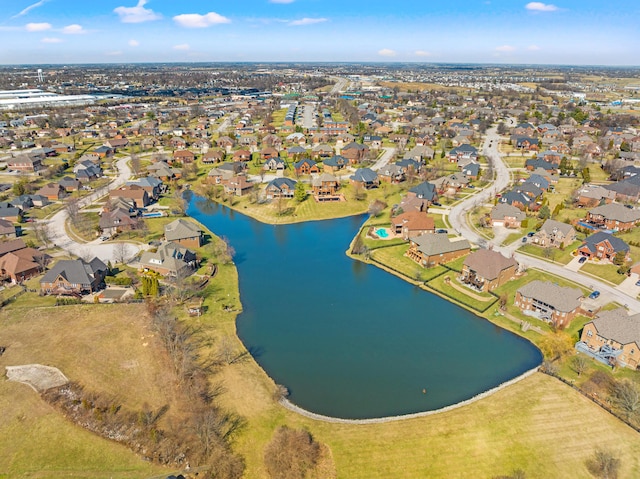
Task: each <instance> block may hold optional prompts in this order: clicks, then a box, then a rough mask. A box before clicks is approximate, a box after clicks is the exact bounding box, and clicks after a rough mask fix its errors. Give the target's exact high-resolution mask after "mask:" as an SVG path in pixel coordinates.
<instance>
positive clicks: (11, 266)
mask: <svg viewBox="0 0 640 479" xmlns="http://www.w3.org/2000/svg"><path fill="white" fill-rule="evenodd" d="M50 259H51V257H50V256H49V255H47V254H45V253H43V252H41V251H38V250H37V249H34V248H21V249H18V250H15V251H11V252H9V253H6V254H4V255H2V257H0V276H1V277H2V279H5V280H9V281H11V282H12V283H14V284H18V283H22V282H23V281H26V280H28V279H31V278H33V277H35V276H37V275H39V274H40V273H42V271H43V270H44V267H45V266H46V265H47V263H48V262H49V260H50Z"/></svg>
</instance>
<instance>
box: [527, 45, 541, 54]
mask: <svg viewBox="0 0 640 479" xmlns="http://www.w3.org/2000/svg"><path fill="white" fill-rule="evenodd" d="M527 50H529V51H530V52H537V51H538V50H540V47H539V46H538V45H529V46H528V47H527Z"/></svg>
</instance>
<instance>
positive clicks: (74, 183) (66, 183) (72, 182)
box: [58, 176, 82, 193]
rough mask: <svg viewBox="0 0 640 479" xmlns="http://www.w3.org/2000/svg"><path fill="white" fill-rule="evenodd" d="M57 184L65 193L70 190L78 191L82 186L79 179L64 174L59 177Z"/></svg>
mask: <svg viewBox="0 0 640 479" xmlns="http://www.w3.org/2000/svg"><path fill="white" fill-rule="evenodd" d="M58 184H59V185H60V186H61V187H62V188H64V191H66V192H67V193H70V192H72V191H78V190H79V189H80V187H81V186H82V184H81V183H80V181H79V180H76V179H75V178H71V177H70V176H65V177H63V178H61V179H60V181H58Z"/></svg>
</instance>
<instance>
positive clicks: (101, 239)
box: [100, 236, 109, 241]
mask: <svg viewBox="0 0 640 479" xmlns="http://www.w3.org/2000/svg"><path fill="white" fill-rule="evenodd" d="M108 239H109V237H108V236H100V241H107V240H108Z"/></svg>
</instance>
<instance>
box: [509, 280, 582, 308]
mask: <svg viewBox="0 0 640 479" xmlns="http://www.w3.org/2000/svg"><path fill="white" fill-rule="evenodd" d="M518 292H519V293H520V294H521V295H522V296H524V297H525V298H533V299H537V300H538V301H541V302H543V303H546V304H548V305H549V306H552V307H553V308H554V309H556V310H557V311H560V312H563V313H568V312H570V311H573V310H574V309H576V308H577V307H579V306H580V298H582V297H583V296H584V295H583V294H582V291H580V290H579V289H577V288H571V287H568V286H558V285H557V284H555V283H551V282H550V281H540V280H538V279H537V280H535V281H531V282H530V283H527V284H525V285H524V286H522V287H520V288H519V289H518Z"/></svg>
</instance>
